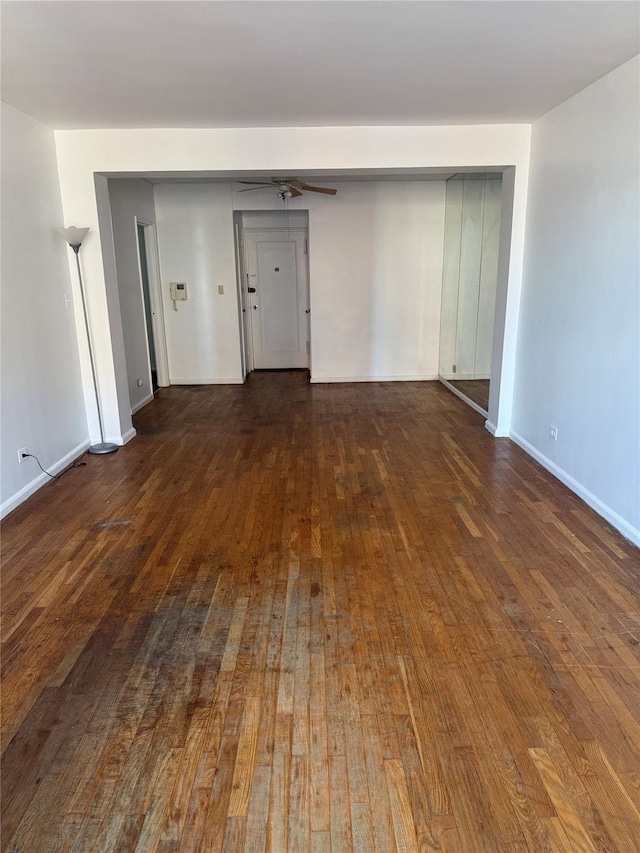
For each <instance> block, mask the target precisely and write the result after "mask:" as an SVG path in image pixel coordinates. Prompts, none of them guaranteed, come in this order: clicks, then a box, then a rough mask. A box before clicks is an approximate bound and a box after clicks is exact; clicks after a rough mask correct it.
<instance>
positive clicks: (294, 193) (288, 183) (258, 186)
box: [238, 178, 338, 202]
mask: <svg viewBox="0 0 640 853" xmlns="http://www.w3.org/2000/svg"><path fill="white" fill-rule="evenodd" d="M238 183H240V184H251V186H248V187H247V189H246V190H240V192H241V193H248V192H251V190H266V189H270V188H271V187H275V188H276V189H277V190H278V197H279V198H280V199H282V201H284V202H286V201H287V200H288V199H290V198H297V197H298V196H300V195H302V194H303V193H305V192H311V193H324V194H325V195H335V194H336V193H337V192H338V190H333V189H330V188H329V187H310V186H309V184H305V182H304V181H298V180H295V179H294V178H271V180H270V181H238Z"/></svg>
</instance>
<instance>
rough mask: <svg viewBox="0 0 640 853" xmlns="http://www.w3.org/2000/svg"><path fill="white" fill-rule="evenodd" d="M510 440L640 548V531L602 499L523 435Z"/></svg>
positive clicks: (515, 435)
mask: <svg viewBox="0 0 640 853" xmlns="http://www.w3.org/2000/svg"><path fill="white" fill-rule="evenodd" d="M509 438H511V440H512V441H514V442H515V443H516V444H517V445H518V447H521V448H522V449H523V450H524V451H525V453H528V454H529V456H531V457H533V459H535V460H536V462H539V463H540V465H542V467H543V468H546V469H547V471H549V473H551V474H553V476H554V477H557V478H558V480H560V482H562V483H564V484H565V486H567V488H569V489H571V491H572V492H575V494H576V495H578V497H580V498H582V500H583V501H584V502H585V503H586V504H589V506H590V507H591V509H594V510H595V511H596V512H597V513H598V515H601V516H602V517H603V518H604V519H605V520H606V521H608V522H609V524H611V525H613V526H614V527H615V528H616V530H619V531H620V533H622V535H623V536H626V538H627V539H628V540H629V541H630V542H633V544H634V545H637V546H638V547H640V530H637V529H636V528H635V527H633V526H632V525H631V524H629V522H628V521H626V520H625V519H624V518H622V516H620V515H618V513H617V512H615V511H614V510H612V509H611V507H608V506H607V505H606V504H605V503H603V502H602V501H601V500H600V498H597V497H596V496H595V495H594V494H592V492H590V491H589V490H588V489H585V487H584V486H583V485H581V483H579V482H578V481H577V480H574V478H573V477H572V476H571V475H570V474H567V472H566V471H565V470H564V469H563V468H560V467H559V466H558V465H556V463H555V462H552V461H551V459H549V458H548V457H547V456H545V455H544V454H543V453H540V451H539V450H538V449H537V448H535V447H534V446H533V444H529V442H528V441H527V440H526V438H523V437H522V436H521V435H518V433H517V432H513V431H512V432H511V433H510V434H509Z"/></svg>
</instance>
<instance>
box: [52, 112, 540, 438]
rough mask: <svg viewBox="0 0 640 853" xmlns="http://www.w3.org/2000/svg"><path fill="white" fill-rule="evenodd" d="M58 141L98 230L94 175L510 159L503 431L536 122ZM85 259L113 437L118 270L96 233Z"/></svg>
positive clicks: (497, 399) (498, 393)
mask: <svg viewBox="0 0 640 853" xmlns="http://www.w3.org/2000/svg"><path fill="white" fill-rule="evenodd" d="M56 142H57V150H58V165H59V169H60V183H61V190H62V200H63V207H64V213H65V217H66V219H67V221H68V222H72V221H75V222H77V223H78V224H83V225H88V226H90V227H92V228H97V226H98V207H99V203H100V193H101V188H100V180H99V179H98V180H97V181H96V179H95V175H96V173H120V174H123V173H130V172H137V173H149V172H152V173H153V172H156V173H158V172H160V173H165V174H166V173H169V174H178V175H180V174H184V173H193V172H207V171H211V170H217V171H222V170H224V171H229V172H233V173H236V174H237V173H238V172H241V171H244V170H252V171H257V170H264V171H265V172H266V173H267V174H272V175H273V174H276V175H277V174H278V173H281V174H282V173H284V174H292V173H293V174H295V173H296V172H297V171H300V170H307V169H312V170H321V169H367V170H372V169H419V168H444V169H447V170H449V169H450V170H451V171H464V170H465V169H467V168H468V167H471V166H478V167H484V168H485V169H486V170H492V169H494V168H495V167H496V166H510V167H511V168H510V169H508V171H507V172H506V173H505V182H504V184H503V186H506V187H507V190H508V194H509V195H510V196H512V198H513V205H511V203H510V204H509V205H506V206H505V210H506V212H507V214H508V216H509V217H511V208H513V221H512V223H511V222H510V223H509V227H508V228H502V229H501V240H502V241H503V242H504V245H505V248H506V252H505V262H504V263H503V264H502V265H501V268H500V274H499V286H498V292H499V294H500V298H501V299H503V303H504V304H503V306H502V308H501V310H500V311H499V312H497V313H496V319H497V321H498V327H497V333H496V341H498V342H499V344H500V347H501V349H500V351H499V352H496V351H495V350H494V353H493V364H494V365H495V368H494V369H495V370H496V371H497V373H498V378H497V381H496V382H493V383H492V394H491V400H490V404H489V416H490V421H491V422H492V427H491V428H492V430H493V431H495V432H497V433H498V434H504V433H505V432H507V431H508V428H509V424H510V418H511V404H512V395H513V373H514V354H515V342H516V329H517V322H518V309H519V298H520V286H521V274H522V254H523V247H524V224H525V212H526V196H527V180H528V168H529V144H530V126H529V125H481V126H480V125H476V126H464V127H331V128H246V129H237V128H236V129H228V130H225V129H216V130H213V129H204V130H203V129H193V130H191V129H164V130H154V129H148V130H88V131H85V130H75V131H73V130H72V131H57V132H56ZM96 188H97V189H98V194H97V195H96ZM252 195H257V193H255V194H252ZM503 224H504V223H503ZM90 236H91V235H90ZM83 257H84V262H85V265H86V269H87V275H88V277H90V279H91V282H92V284H93V287H94V288H95V290H96V294H95V299H94V301H93V304H92V306H91V311H92V316H93V318H94V320H95V342H96V354H97V362H98V372H99V375H100V380H101V395H102V400H103V410H104V414H105V422H106V425H107V433H108V434H109V435H110V436H111V435H113V433H112V432H111V430H121V431H122V432H123V434H124V433H126V432H127V429H128V428H130V424H131V420H130V417H129V419H128V426H127V423H126V420H127V418H126V414H125V413H124V412H123V406H122V403H121V400H122V399H123V396H124V395H123V393H122V389H123V388H124V392H125V393H126V392H127V375H126V365H125V364H124V363H123V362H124V354H123V353H124V349H123V348H122V354H121V353H120V351H119V343H118V337H119V336H120V337H121V330H120V332H118V329H117V319H116V314H117V312H115V311H113V310H111V309H110V304H112V303H114V302H115V300H113V298H111V297H110V296H109V294H108V292H107V291H109V290H110V289H111V287H112V285H111V276H107V277H105V269H104V266H103V253H102V248H101V246H100V243H99V240H98V239H92V240H91V241H90V242H89V243H88V244H87V246H86V249H85V247H84V246H83ZM507 284H508V288H507ZM113 286H115V285H113ZM116 290H117V287H116ZM112 341H115V343H112ZM503 341H504V352H503V351H502V342H503ZM127 397H128V393H127Z"/></svg>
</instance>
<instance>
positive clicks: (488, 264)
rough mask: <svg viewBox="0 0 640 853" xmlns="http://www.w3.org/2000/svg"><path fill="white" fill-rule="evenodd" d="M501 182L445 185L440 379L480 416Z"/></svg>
mask: <svg viewBox="0 0 640 853" xmlns="http://www.w3.org/2000/svg"><path fill="white" fill-rule="evenodd" d="M501 191H502V176H501V175H500V174H499V173H473V174H459V175H454V176H453V177H452V178H449V180H448V181H447V195H446V209H445V239H444V267H443V277H442V313H441V321H440V361H439V377H440V379H441V381H443V382H444V383H445V385H447V386H448V387H449V388H451V390H454V391H455V392H456V393H458V394H459V395H461V396H463V397H464V398H465V399H466V400H467V401H471V402H472V403H473V404H474V408H478V409H480V410H481V411H483V412H485V413H486V412H488V409H489V382H490V378H491V353H492V348H493V321H494V313H495V301H496V281H497V273H498V243H499V238H500V206H501Z"/></svg>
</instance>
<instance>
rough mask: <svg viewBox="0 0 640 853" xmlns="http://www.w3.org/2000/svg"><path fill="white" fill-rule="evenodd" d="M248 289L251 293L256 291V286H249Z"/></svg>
mask: <svg viewBox="0 0 640 853" xmlns="http://www.w3.org/2000/svg"><path fill="white" fill-rule="evenodd" d="M247 290H248V291H249V293H255V292H256V289H255V287H248V288H247Z"/></svg>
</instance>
